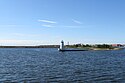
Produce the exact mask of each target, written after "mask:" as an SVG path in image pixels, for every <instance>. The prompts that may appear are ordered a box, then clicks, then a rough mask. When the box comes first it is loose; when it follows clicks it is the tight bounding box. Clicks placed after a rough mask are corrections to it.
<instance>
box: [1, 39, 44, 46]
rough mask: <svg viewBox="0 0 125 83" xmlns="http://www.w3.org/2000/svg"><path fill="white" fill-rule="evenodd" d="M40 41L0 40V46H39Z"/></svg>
mask: <svg viewBox="0 0 125 83" xmlns="http://www.w3.org/2000/svg"><path fill="white" fill-rule="evenodd" d="M41 43H42V41H40V40H0V44H1V45H12V46H16V45H18V46H21V45H27V46H28V45H29V46H30V45H40V44H41Z"/></svg>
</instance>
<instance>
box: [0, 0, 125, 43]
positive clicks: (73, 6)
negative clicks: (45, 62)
mask: <svg viewBox="0 0 125 83" xmlns="http://www.w3.org/2000/svg"><path fill="white" fill-rule="evenodd" d="M124 4H125V0H0V45H42V44H59V43H60V41H61V40H64V41H65V42H70V44H74V43H89V44H95V43H122V44H124V43H125V39H124V38H125V32H124V31H125V5H124Z"/></svg>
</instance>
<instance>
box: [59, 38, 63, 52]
mask: <svg viewBox="0 0 125 83" xmlns="http://www.w3.org/2000/svg"><path fill="white" fill-rule="evenodd" d="M58 50H59V51H63V50H64V41H63V40H62V41H61V43H60V47H59V49H58Z"/></svg>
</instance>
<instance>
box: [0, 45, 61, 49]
mask: <svg viewBox="0 0 125 83" xmlns="http://www.w3.org/2000/svg"><path fill="white" fill-rule="evenodd" d="M0 48H59V45H40V46H0Z"/></svg>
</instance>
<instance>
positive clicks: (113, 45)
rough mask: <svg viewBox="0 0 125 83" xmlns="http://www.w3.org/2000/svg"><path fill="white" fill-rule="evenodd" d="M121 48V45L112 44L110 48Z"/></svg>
mask: <svg viewBox="0 0 125 83" xmlns="http://www.w3.org/2000/svg"><path fill="white" fill-rule="evenodd" d="M121 46H123V45H121V44H112V47H121Z"/></svg>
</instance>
